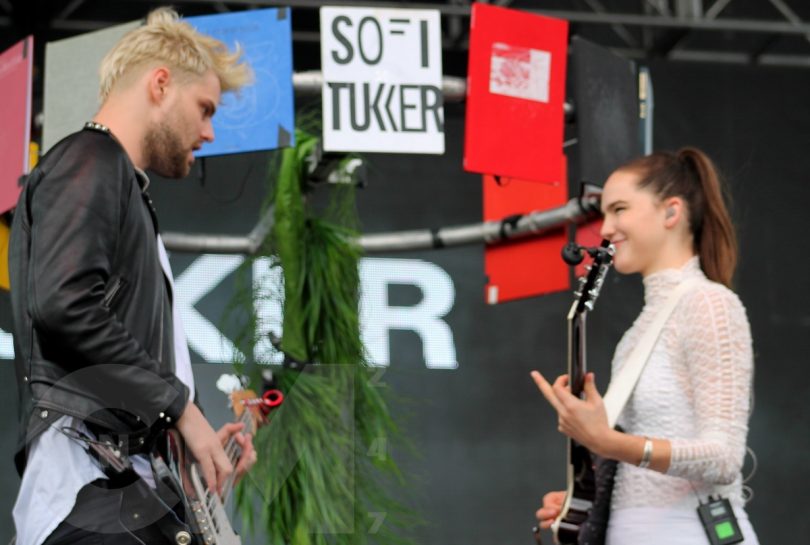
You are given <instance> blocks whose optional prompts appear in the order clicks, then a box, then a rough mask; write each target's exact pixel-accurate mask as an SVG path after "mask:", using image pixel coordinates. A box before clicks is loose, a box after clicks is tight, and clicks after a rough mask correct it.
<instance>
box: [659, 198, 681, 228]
mask: <svg viewBox="0 0 810 545" xmlns="http://www.w3.org/2000/svg"><path fill="white" fill-rule="evenodd" d="M663 206H664V226H665V227H667V228H668V229H672V228H673V227H675V226H676V225H678V224H679V223H681V221H682V220H683V219H684V215H685V212H686V206H685V204H684V202H683V199H681V198H680V197H670V198H668V199H666V200H665V201H664V202H663Z"/></svg>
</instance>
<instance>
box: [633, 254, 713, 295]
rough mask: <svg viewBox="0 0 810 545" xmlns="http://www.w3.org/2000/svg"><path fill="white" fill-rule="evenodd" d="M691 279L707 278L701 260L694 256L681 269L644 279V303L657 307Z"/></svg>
mask: <svg viewBox="0 0 810 545" xmlns="http://www.w3.org/2000/svg"><path fill="white" fill-rule="evenodd" d="M689 278H706V275H704V274H703V270H701V268H700V258H698V256H693V257H691V258H690V259H689V261H687V262H686V263H684V265H683V266H682V267H681V268H679V269H664V270H661V271H658V272H655V273H653V274H650V275H648V276H646V277H645V278H644V303H645V304H646V305H656V304H658V303H660V302H661V301H664V300H666V298H667V297H669V294H670V293H672V290H673V289H675V287H676V286H677V285H678V284H680V283H681V282H683V281H684V280H687V279H689Z"/></svg>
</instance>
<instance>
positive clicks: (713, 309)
mask: <svg viewBox="0 0 810 545" xmlns="http://www.w3.org/2000/svg"><path fill="white" fill-rule="evenodd" d="M684 303H686V306H685V312H684V313H683V315H682V318H683V322H681V323H682V324H683V326H682V327H681V328H680V329H681V332H682V334H683V337H682V339H681V347H682V350H683V353H682V357H683V358H684V360H685V362H686V371H687V372H688V373H689V377H688V379H687V384H689V385H690V386H691V392H690V394H691V400H692V406H693V408H694V416H693V418H694V419H695V436H694V437H693V438H674V439H671V443H672V458H671V462H670V466H669V470H668V471H667V474H669V475H673V476H677V477H682V478H685V479H689V480H696V481H698V480H699V481H704V482H709V483H714V484H730V483H732V482H733V481H734V480H735V479H736V477H737V475H738V474H739V472H740V470H741V468H742V463H743V459H744V457H745V441H746V435H747V433H748V416H749V407H750V397H751V379H752V373H753V352H752V348H751V332H750V327H749V324H748V319H747V317H746V314H745V308H744V307H743V306H742V303H740V301H739V299H738V298H737V297H736V295H734V294H733V293H732V292H730V291H728V290H726V289H725V288H723V287H721V286H711V287H707V288H702V289H700V290H698V291H696V292H695V293H692V294H689V295H688V296H687V298H686V299H685V300H684Z"/></svg>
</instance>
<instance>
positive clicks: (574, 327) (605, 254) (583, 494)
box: [551, 241, 616, 545]
mask: <svg viewBox="0 0 810 545" xmlns="http://www.w3.org/2000/svg"><path fill="white" fill-rule="evenodd" d="M612 252H613V250H612V247H610V246H609V243H608V241H603V242H602V246H601V251H599V252H598V253H597V254H596V256H595V257H594V262H593V264H592V265H591V266H590V268H589V269H588V275H587V277H586V278H581V279H580V285H579V290H578V291H577V300H576V301H575V302H574V304H573V305H572V307H571V311H570V312H569V313H568V379H569V384H570V386H571V393H572V394H573V395H575V396H581V395H582V391H583V389H584V385H585V376H586V375H587V359H586V350H585V349H586V342H585V341H586V336H585V331H586V327H585V325H586V318H587V313H588V311H589V310H591V309H593V306H594V303H595V301H596V298H597V297H598V296H599V292H600V290H601V288H602V283H603V282H604V279H605V276H606V275H607V271H608V270H609V268H610V264H611V260H612V256H613V253H612ZM615 475H616V462H615V461H613V460H605V459H602V458H599V457H597V456H595V455H593V454H592V453H591V452H590V451H589V450H588V449H587V448H585V447H584V446H582V445H580V444H579V443H577V442H576V441H574V440H573V439H568V465H567V471H566V481H567V489H566V495H565V502H564V503H563V506H562V509H561V510H560V515H559V516H558V517H557V518H556V519H555V521H554V523H553V524H552V526H551V529H552V532H553V533H554V541H555V543H557V544H559V545H602V544H604V542H605V535H606V533H607V523H608V517H609V516H610V498H611V495H612V493H613V479H614V477H615Z"/></svg>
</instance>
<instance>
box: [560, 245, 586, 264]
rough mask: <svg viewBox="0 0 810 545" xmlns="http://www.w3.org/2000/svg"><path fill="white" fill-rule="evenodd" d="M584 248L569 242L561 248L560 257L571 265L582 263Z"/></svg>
mask: <svg viewBox="0 0 810 545" xmlns="http://www.w3.org/2000/svg"><path fill="white" fill-rule="evenodd" d="M584 249H585V247H584V246H580V245H579V244H577V243H576V242H569V243H568V244H566V245H565V246H563V249H562V258H563V261H565V262H566V263H568V264H569V265H571V266H572V267H573V266H574V265H579V264H580V263H582V260H583V259H585V252H584V251H583V250H584Z"/></svg>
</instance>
